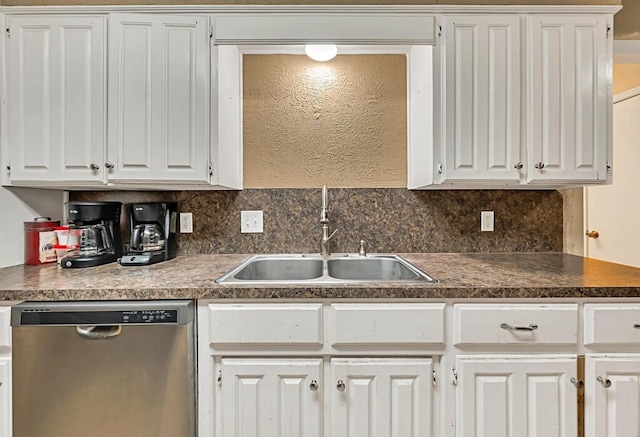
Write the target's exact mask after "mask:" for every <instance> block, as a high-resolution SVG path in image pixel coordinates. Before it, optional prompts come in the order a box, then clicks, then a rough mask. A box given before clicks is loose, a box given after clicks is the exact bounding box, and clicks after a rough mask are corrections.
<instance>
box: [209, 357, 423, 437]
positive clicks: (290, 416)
mask: <svg viewBox="0 0 640 437" xmlns="http://www.w3.org/2000/svg"><path fill="white" fill-rule="evenodd" d="M326 363H327V366H329V367H330V374H331V379H330V380H329V381H324V378H323V377H322V376H323V369H324V361H323V360H322V359H321V358H222V359H221V361H220V377H221V381H220V390H219V393H220V397H219V401H218V405H219V406H220V410H221V415H220V417H221V426H220V427H219V430H220V435H221V436H224V437H249V436H273V437H322V436H323V435H326V434H325V433H324V431H323V429H324V423H325V420H326V419H327V418H328V415H329V414H330V435H331V436H334V437H364V436H366V437H429V436H431V435H433V433H432V414H433V413H432V385H431V375H432V371H433V360H432V359H428V358H416V359H412V358H407V359H405V358H333V359H331V360H330V362H329V361H327V362H326ZM327 401H328V403H327ZM327 405H328V406H329V408H330V412H329V411H328V410H327V409H326V408H325V406H327Z"/></svg>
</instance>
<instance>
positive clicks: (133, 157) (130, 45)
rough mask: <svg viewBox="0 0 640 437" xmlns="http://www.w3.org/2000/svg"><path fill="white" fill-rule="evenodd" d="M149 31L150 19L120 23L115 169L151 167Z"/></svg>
mask: <svg viewBox="0 0 640 437" xmlns="http://www.w3.org/2000/svg"><path fill="white" fill-rule="evenodd" d="M151 31H152V28H151V24H150V23H128V22H123V23H121V36H122V38H121V40H120V58H119V61H120V62H121V63H122V65H121V78H120V80H121V88H120V95H119V97H120V101H119V103H120V107H119V113H118V120H119V121H120V126H121V129H120V130H119V131H118V137H117V138H118V141H119V142H120V144H121V148H119V150H118V152H119V153H118V156H117V158H116V162H118V170H119V171H127V170H130V171H138V172H144V171H149V170H151V165H152V163H151V142H152V138H151V116H152V114H151V112H152V110H151V105H152V104H153V103H156V102H153V101H152V100H153V98H154V97H155V96H153V95H152V90H153V88H152V83H151V75H152V74H153V67H154V66H153V65H152V63H151V40H152V36H151ZM115 91H116V90H113V91H111V90H110V91H109V92H115ZM109 159H113V158H112V157H111V155H110V156H109Z"/></svg>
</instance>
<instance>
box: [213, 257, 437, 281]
mask: <svg viewBox="0 0 640 437" xmlns="http://www.w3.org/2000/svg"><path fill="white" fill-rule="evenodd" d="M216 282H217V283H220V284H307V285H314V284H341V283H367V282H400V283H425V282H437V281H436V280H435V279H433V278H432V277H430V276H429V275H427V274H426V273H424V272H422V271H421V270H419V269H418V268H416V267H415V266H413V265H412V264H411V263H409V262H408V261H406V260H405V259H403V258H401V257H399V256H398V255H392V254H373V255H367V256H366V257H364V256H359V255H351V254H333V255H329V256H324V257H323V256H321V255H315V254H308V255H254V256H252V257H251V258H249V259H247V260H245V261H243V262H242V263H240V264H239V265H238V266H236V267H235V268H233V269H232V270H231V271H230V272H228V273H227V274H225V275H224V276H222V277H221V278H219V279H217V280H216Z"/></svg>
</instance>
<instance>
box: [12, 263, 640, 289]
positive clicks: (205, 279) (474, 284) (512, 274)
mask: <svg viewBox="0 0 640 437" xmlns="http://www.w3.org/2000/svg"><path fill="white" fill-rule="evenodd" d="M401 255H402V256H403V257H404V258H405V259H407V260H408V261H410V262H412V263H413V264H414V265H415V266H417V267H418V268H420V269H422V270H423V271H425V272H427V273H429V274H430V275H432V276H433V277H435V278H436V279H438V283H435V284H426V285H416V284H408V285H402V284H400V285H399V284H397V283H396V284H391V283H388V284H377V283H376V284H348V285H347V284H344V285H334V284H332V285H321V286H318V285H315V286H305V285H295V286H293V285H291V286H283V285H278V286H273V285H262V286H255V285H252V286H249V285H245V286H242V285H219V284H216V283H215V279H217V278H218V277H220V276H221V275H222V274H224V273H226V272H227V271H228V270H230V269H231V268H233V267H234V266H235V265H236V264H238V263H239V262H240V261H242V260H243V259H245V258H247V257H248V255H182V256H178V257H177V258H176V259H173V260H170V261H165V262H163V263H159V264H156V265H152V266H147V267H122V266H120V265H118V264H115V263H114V264H109V265H103V266H98V267H92V268H86V269H74V270H66V269H61V268H60V267H58V266H56V265H45V266H14V267H7V268H4V269H0V300H106V299H111V300H113V299H119V300H122V299H173V298H176V299H177V298H190V299H298V298H301V299H368V298H378V299H392V298H393V299H395V298H407V299H422V298H427V299H462V298H542V297H544V298H549V297H550V298H580V297H639V298H640V269H636V268H632V267H626V266H622V265H619V264H611V263H607V262H602V261H597V260H593V259H588V258H582V257H578V256H573V255H566V254H560V253H544V254H540V253H537V254H534V253H469V254H450V253H444V254H443V253H429V254H415V253H412V254H401Z"/></svg>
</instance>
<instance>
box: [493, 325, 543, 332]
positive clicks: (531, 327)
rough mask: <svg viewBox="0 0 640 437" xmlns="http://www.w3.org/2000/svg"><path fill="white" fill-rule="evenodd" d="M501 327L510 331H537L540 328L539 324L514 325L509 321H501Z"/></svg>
mask: <svg viewBox="0 0 640 437" xmlns="http://www.w3.org/2000/svg"><path fill="white" fill-rule="evenodd" d="M500 327H501V328H502V329H508V330H509V331H535V330H536V329H538V325H529V326H513V325H509V324H508V323H500Z"/></svg>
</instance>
